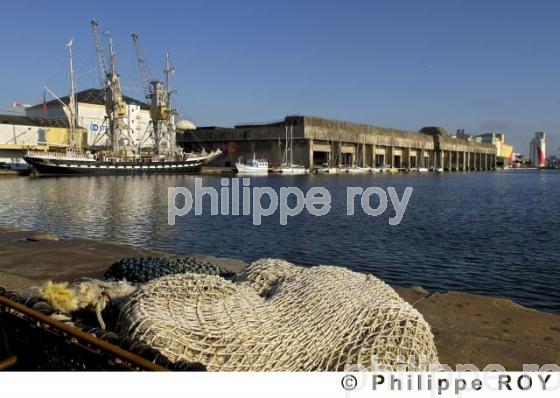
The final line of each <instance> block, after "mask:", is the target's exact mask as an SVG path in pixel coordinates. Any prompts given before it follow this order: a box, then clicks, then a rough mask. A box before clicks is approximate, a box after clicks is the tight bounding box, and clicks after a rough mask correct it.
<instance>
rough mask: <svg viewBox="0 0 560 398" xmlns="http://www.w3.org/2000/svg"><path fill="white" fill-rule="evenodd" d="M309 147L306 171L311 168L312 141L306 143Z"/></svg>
mask: <svg viewBox="0 0 560 398" xmlns="http://www.w3.org/2000/svg"><path fill="white" fill-rule="evenodd" d="M308 145H309V157H308V159H307V166H305V167H307V168H308V169H310V168H312V167H313V140H309V141H308Z"/></svg>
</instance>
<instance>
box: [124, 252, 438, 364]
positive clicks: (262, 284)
mask: <svg viewBox="0 0 560 398" xmlns="http://www.w3.org/2000/svg"><path fill="white" fill-rule="evenodd" d="M119 330H120V333H122V334H126V335H128V336H129V337H131V338H136V339H139V340H141V341H142V342H144V343H147V344H148V345H150V346H152V347H153V348H155V349H157V350H159V351H160V352H161V353H162V354H163V355H165V356H166V357H167V358H168V359H170V360H171V361H172V362H174V361H177V360H179V359H182V360H185V361H189V362H200V363H202V364H204V365H206V366H207V368H208V369H209V370H228V371H230V370H231V371H301V370H306V371H308V370H342V369H344V366H345V365H357V364H359V365H362V366H365V367H367V368H370V367H371V360H372V356H374V355H375V356H376V357H377V361H378V363H380V364H387V365H391V366H397V365H398V363H401V362H400V361H402V360H403V359H402V358H405V359H407V358H409V357H413V358H414V360H415V361H416V364H418V362H419V361H420V362H424V363H425V366H428V367H434V366H437V364H438V359H437V354H436V348H435V345H434V342H433V336H432V334H431V332H430V327H429V325H428V324H427V323H426V321H425V320H424V319H423V318H422V315H420V313H418V312H417V311H416V310H415V309H414V308H413V307H412V306H411V305H410V304H408V303H406V302H405V301H404V300H402V299H401V298H400V297H399V296H398V295H397V293H396V292H395V291H394V290H393V289H392V288H391V287H389V286H388V285H387V284H385V283H384V282H382V281H380V280H379V279H377V278H375V277H374V276H372V275H364V274H360V273H355V272H352V271H349V270H347V269H344V268H340V267H330V266H317V267H312V268H302V267H298V266H295V265H293V264H290V263H287V262H285V261H281V260H260V261H257V262H255V263H253V264H252V265H251V266H250V267H249V268H248V269H246V270H245V271H244V272H243V273H242V274H241V275H240V276H239V277H238V278H237V280H236V281H235V282H230V281H226V280H224V279H222V278H220V277H218V276H212V275H195V274H183V275H174V276H168V277H163V278H160V279H157V280H154V281H152V282H151V283H148V284H146V285H144V286H142V287H141V288H140V289H139V290H138V291H137V292H136V293H134V294H133V295H132V296H131V297H130V299H129V301H128V302H127V303H126V304H125V305H124V307H123V310H122V312H121V316H120V320H119ZM421 358H422V359H421Z"/></svg>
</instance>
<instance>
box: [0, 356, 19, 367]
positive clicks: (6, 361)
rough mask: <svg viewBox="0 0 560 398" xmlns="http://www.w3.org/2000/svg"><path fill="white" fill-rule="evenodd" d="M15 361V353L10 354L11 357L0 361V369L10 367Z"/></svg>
mask: <svg viewBox="0 0 560 398" xmlns="http://www.w3.org/2000/svg"><path fill="white" fill-rule="evenodd" d="M16 363H17V357H16V356H15V355H12V356H11V357H8V358H6V359H4V360H3V361H0V371H2V370H6V369H8V368H11V367H12V366H14V365H15V364H16Z"/></svg>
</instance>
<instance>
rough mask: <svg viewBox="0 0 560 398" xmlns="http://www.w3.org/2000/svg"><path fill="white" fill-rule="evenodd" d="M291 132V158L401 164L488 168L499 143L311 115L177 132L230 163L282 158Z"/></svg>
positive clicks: (313, 163) (186, 143) (220, 162)
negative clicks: (217, 152)
mask: <svg viewBox="0 0 560 398" xmlns="http://www.w3.org/2000/svg"><path fill="white" fill-rule="evenodd" d="M288 134H289V135H290V136H293V141H292V142H293V144H292V148H293V160H294V163H297V164H301V165H304V166H305V167H307V168H313V167H318V166H322V165H325V164H329V165H333V166H338V165H344V166H356V165H357V166H375V167H383V166H388V167H394V168H399V169H406V168H414V167H427V168H430V167H431V168H441V169H444V170H492V169H495V167H496V156H497V149H496V146H495V145H494V144H489V143H483V142H481V140H480V139H478V140H475V139H472V137H466V136H465V137H457V136H450V135H449V134H448V133H447V132H446V131H445V129H443V128H441V127H423V128H422V129H420V130H419V132H412V131H404V130H396V129H390V128H384V127H376V126H371V125H364V124H356V123H349V122H343V121H337V120H329V119H323V118H318V117H310V116H288V117H286V118H285V119H284V120H282V121H278V122H274V123H267V124H245V125H238V126H235V127H231V128H228V127H199V128H197V129H196V130H192V131H186V132H184V133H183V134H182V135H179V136H178V143H179V145H182V146H183V147H184V148H186V149H187V150H196V149H198V148H199V147H200V146H203V147H206V148H216V147H218V148H220V149H222V151H223V152H224V153H223V155H222V156H220V157H219V158H218V159H216V160H215V161H214V162H213V164H212V165H214V166H223V167H232V166H233V165H234V164H235V162H236V161H237V160H238V159H240V158H245V159H248V158H252V157H253V156H256V157H263V158H265V159H267V160H268V162H269V165H270V166H272V167H275V166H279V165H280V164H281V163H282V160H283V158H284V152H285V147H286V137H287V136H288Z"/></svg>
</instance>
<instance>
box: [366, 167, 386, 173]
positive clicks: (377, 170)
mask: <svg viewBox="0 0 560 398" xmlns="http://www.w3.org/2000/svg"><path fill="white" fill-rule="evenodd" d="M369 171H370V172H372V173H381V172H382V171H383V169H381V168H379V167H370V169H369Z"/></svg>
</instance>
